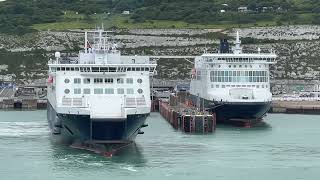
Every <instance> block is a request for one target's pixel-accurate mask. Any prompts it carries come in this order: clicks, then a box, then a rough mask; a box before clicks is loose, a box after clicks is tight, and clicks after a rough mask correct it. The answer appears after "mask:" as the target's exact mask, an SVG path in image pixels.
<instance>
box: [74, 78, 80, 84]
mask: <svg viewBox="0 0 320 180" xmlns="http://www.w3.org/2000/svg"><path fill="white" fill-rule="evenodd" d="M73 83H74V84H81V79H80V78H74V79H73Z"/></svg>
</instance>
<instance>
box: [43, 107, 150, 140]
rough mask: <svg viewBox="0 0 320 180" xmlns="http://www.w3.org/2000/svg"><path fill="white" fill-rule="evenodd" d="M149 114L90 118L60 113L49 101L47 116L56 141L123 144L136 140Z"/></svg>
mask: <svg viewBox="0 0 320 180" xmlns="http://www.w3.org/2000/svg"><path fill="white" fill-rule="evenodd" d="M147 116H148V114H138V115H129V116H128V117H127V118H126V119H90V116H88V115H71V114H58V113H57V112H56V111H55V109H54V108H53V107H52V106H51V104H50V103H48V110H47V118H48V123H49V127H50V129H51V133H52V137H53V140H54V141H55V142H58V143H63V144H70V145H71V144H73V143H79V142H80V143H82V142H97V143H99V144H123V143H130V142H132V141H134V139H135V137H136V136H137V135H138V133H139V131H140V129H141V128H142V126H143V125H144V123H145V121H146V118H147Z"/></svg>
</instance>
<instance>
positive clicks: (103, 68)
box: [92, 67, 109, 72]
mask: <svg viewBox="0 0 320 180" xmlns="http://www.w3.org/2000/svg"><path fill="white" fill-rule="evenodd" d="M92 71H93V70H92ZM108 71H109V69H108V68H107V67H101V68H100V72H108Z"/></svg>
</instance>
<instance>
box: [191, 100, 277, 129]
mask: <svg viewBox="0 0 320 180" xmlns="http://www.w3.org/2000/svg"><path fill="white" fill-rule="evenodd" d="M197 99H198V98H197V97H196V96H192V101H193V104H198V105H199V106H200V107H201V109H202V108H205V109H208V110H209V111H211V112H215V113H216V117H217V122H220V123H233V122H235V123H236V122H244V123H251V124H255V123H258V122H260V121H262V118H263V117H264V116H265V115H266V113H267V112H268V111H269V110H270V108H271V102H254V103H253V102H241V103H236V102H233V103H232V102H227V103H226V102H214V101H209V100H206V99H200V102H201V103H197Z"/></svg>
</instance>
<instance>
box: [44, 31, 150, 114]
mask: <svg viewBox="0 0 320 180" xmlns="http://www.w3.org/2000/svg"><path fill="white" fill-rule="evenodd" d="M88 34H89V35H91V37H92V38H91V39H89V38H88ZM48 65H49V80H48V100H49V103H50V104H51V105H52V106H53V108H54V109H55V110H56V111H57V113H62V114H82V115H90V117H91V118H96V119H104V118H111V119H124V118H126V117H127V115H130V114H148V113H150V107H151V101H150V80H149V77H150V76H151V75H153V74H154V71H155V68H156V63H155V62H150V58H149V57H148V56H122V55H121V54H120V51H119V50H117V45H116V44H115V43H109V41H108V35H107V32H106V31H104V30H102V29H98V30H96V31H89V32H85V42H84V50H82V51H80V52H79V56H78V57H68V58H62V57H60V53H59V52H56V53H55V59H54V60H50V61H49V64H48Z"/></svg>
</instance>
